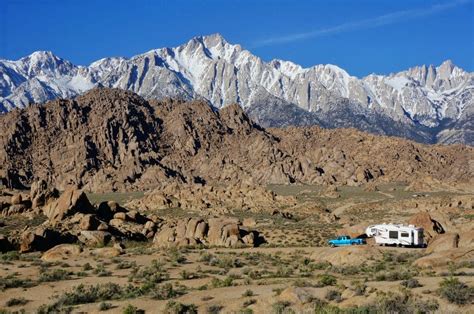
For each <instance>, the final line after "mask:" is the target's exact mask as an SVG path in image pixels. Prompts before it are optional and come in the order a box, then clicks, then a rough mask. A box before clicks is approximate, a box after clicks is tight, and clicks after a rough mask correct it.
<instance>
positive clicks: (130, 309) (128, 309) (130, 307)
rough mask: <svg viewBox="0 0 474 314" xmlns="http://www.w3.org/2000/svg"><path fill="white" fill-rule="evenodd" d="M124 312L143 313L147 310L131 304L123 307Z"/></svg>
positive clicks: (125, 313)
mask: <svg viewBox="0 0 474 314" xmlns="http://www.w3.org/2000/svg"><path fill="white" fill-rule="evenodd" d="M122 313H123V314H142V313H145V311H144V310H140V309H138V308H137V307H136V306H133V305H131V304H129V305H127V306H126V307H125V308H124V309H123V311H122Z"/></svg>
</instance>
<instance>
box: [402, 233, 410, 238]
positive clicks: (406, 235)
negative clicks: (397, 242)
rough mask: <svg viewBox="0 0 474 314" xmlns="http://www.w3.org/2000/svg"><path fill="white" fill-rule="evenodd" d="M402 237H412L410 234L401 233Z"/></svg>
mask: <svg viewBox="0 0 474 314" xmlns="http://www.w3.org/2000/svg"><path fill="white" fill-rule="evenodd" d="M400 237H402V238H409V237H410V235H409V234H408V232H402V233H400Z"/></svg>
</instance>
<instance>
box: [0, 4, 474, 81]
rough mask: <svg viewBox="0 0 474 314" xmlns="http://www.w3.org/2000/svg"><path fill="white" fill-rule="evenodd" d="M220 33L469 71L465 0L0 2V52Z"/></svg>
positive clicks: (301, 49)
mask: <svg viewBox="0 0 474 314" xmlns="http://www.w3.org/2000/svg"><path fill="white" fill-rule="evenodd" d="M211 33H221V34H222V35H223V36H224V37H225V38H226V39H227V40H228V41H229V42H231V43H239V44H241V45H242V46H243V47H244V48H246V49H249V50H250V51H251V52H252V53H254V54H256V55H258V56H260V57H262V58H263V59H264V60H266V61H269V60H271V59H274V58H278V59H284V60H291V61H293V62H296V63H299V64H301V65H303V66H311V65H315V64H320V63H332V64H337V65H339V66H341V67H343V68H344V69H346V70H347V71H348V72H349V73H350V74H352V75H356V76H364V75H367V74H370V73H381V74H385V73H390V72H396V71H399V70H403V69H406V68H408V67H410V66H414V65H420V64H435V65H437V64H440V63H441V62H442V61H443V60H446V59H451V60H453V62H454V63H455V64H457V65H459V66H461V67H463V68H464V69H466V70H468V71H474V0H450V1H447V0H440V1H426V0H425V1H420V0H410V1H409V0H405V1H385V0H353V1H343V0H332V1H330V0H328V1H295V0H293V1H290V0H288V1H283V0H282V1H278V0H274V1H265V0H260V1H255V0H254V1H250V0H249V1H244V0H240V1H239V0H232V1H230V0H229V1H224V0H221V1H214V0H207V1H206V0H201V1H197V0H196V1H193V0H187V1H181V0H169V1H159V0H158V1H151V0H149V1H144V0H135V1H119V0H100V1H99V0H95V1H92V0H81V1H80V0H77V1H73V0H70V1H68V0H62V1H60V0H57V1H53V0H0V58H2V59H18V58H20V57H22V56H25V55H27V54H29V53H31V52H33V51H35V50H51V51H53V52H54V53H55V54H56V55H58V56H60V57H63V58H66V59H68V60H70V61H72V62H73V63H75V64H81V65H87V64H89V63H91V62H92V61H94V60H97V59H100V58H103V57H107V56H125V57H130V56H133V55H135V54H139V53H143V52H145V51H148V50H151V49H154V48H160V47H165V46H177V45H180V44H182V43H184V42H186V41H188V40H189V39H190V38H192V37H194V36H197V35H205V34H211Z"/></svg>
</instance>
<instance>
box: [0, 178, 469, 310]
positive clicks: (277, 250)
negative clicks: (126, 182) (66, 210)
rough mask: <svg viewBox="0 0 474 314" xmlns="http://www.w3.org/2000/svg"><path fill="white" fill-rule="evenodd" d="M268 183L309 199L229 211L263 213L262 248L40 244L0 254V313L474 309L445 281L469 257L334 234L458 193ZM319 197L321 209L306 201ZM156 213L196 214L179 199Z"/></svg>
mask: <svg viewBox="0 0 474 314" xmlns="http://www.w3.org/2000/svg"><path fill="white" fill-rule="evenodd" d="M271 188H272V189H273V190H274V191H276V192H277V193H279V194H282V195H284V194H286V195H293V196H295V197H296V198H297V200H298V202H300V203H301V204H302V208H301V211H297V212H294V213H292V214H293V217H292V218H285V217H281V216H278V215H272V213H268V212H265V213H255V212H245V213H243V212H233V215H234V216H236V217H239V218H241V219H244V218H247V219H248V218H252V219H253V220H254V221H255V226H254V228H255V229H256V230H259V231H260V232H261V233H262V234H263V235H264V237H265V239H266V241H267V243H265V244H264V245H263V246H261V247H258V248H233V249H231V248H179V249H178V248H169V249H163V248H157V247H154V246H153V244H152V243H138V242H129V243H125V253H124V254H122V255H120V256H117V257H113V258H109V257H98V256H92V255H91V254H90V249H88V248H84V250H83V252H82V253H80V254H78V255H75V256H70V257H68V258H65V259H63V260H58V261H54V262H46V261H43V260H42V259H41V254H40V253H28V254H22V255H20V254H14V253H5V254H2V255H0V309H2V310H1V311H0V313H10V312H18V313H19V312H26V313H48V312H58V311H62V312H68V311H69V312H72V313H98V312H105V313H139V310H144V311H145V312H146V313H163V312H168V313H193V311H197V312H199V313H291V311H294V312H296V313H318V312H326V313H345V312H344V311H346V312H347V311H349V310H347V309H354V308H359V312H358V313H369V310H370V306H379V307H378V308H377V309H378V310H381V309H385V310H386V311H390V309H393V307H395V306H397V305H399V304H402V303H403V304H404V306H405V304H406V307H407V309H408V310H409V312H410V310H411V311H413V312H415V311H420V309H421V310H425V311H426V312H437V313H473V312H474V304H473V303H472V302H473V300H472V296H471V298H470V299H468V302H467V304H463V305H458V304H455V303H453V302H450V301H448V300H447V299H446V297H444V296H443V294H442V293H441V292H440V287H441V286H442V283H443V282H445V281H446V280H448V279H449V278H455V280H457V281H459V282H461V283H464V284H465V285H467V287H471V289H472V287H473V285H474V277H473V275H474V269H473V268H474V263H472V262H471V263H463V264H451V265H447V266H445V267H440V268H435V269H420V268H417V267H414V266H413V265H412V262H413V261H414V260H416V259H417V258H420V257H422V256H424V255H426V252H425V251H426V250H425V249H414V248H394V247H372V246H370V245H366V246H364V247H361V248H360V249H362V250H365V249H367V250H369V249H370V250H372V249H373V250H374V252H376V254H375V253H374V255H373V256H370V254H371V253H370V252H372V251H368V252H369V255H368V257H367V260H366V261H364V262H363V263H356V262H355V260H353V259H352V258H351V257H350V256H349V257H346V255H344V254H345V252H346V251H347V250H349V249H353V248H330V247H328V246H327V244H326V243H327V240H328V239H329V238H331V237H333V236H335V235H336V234H337V233H338V230H340V229H341V228H343V227H344V226H346V225H347V224H357V223H360V222H364V221H365V222H367V223H368V222H376V221H380V220H384V221H393V220H392V219H396V220H397V221H399V222H404V221H406V219H407V217H409V216H410V215H412V214H414V213H416V212H417V211H419V210H420V208H425V207H430V206H433V208H435V205H436V204H438V205H439V206H438V207H439V208H440V209H439V210H442V209H443V208H444V207H443V206H445V205H443V204H445V203H446V202H447V203H446V204H450V203H449V202H450V201H451V203H453V204H454V201H453V200H455V199H456V197H458V196H459V195H458V194H456V193H442V192H438V193H422V192H417V193H414V192H407V191H405V190H404V186H402V185H396V184H392V185H386V186H382V187H380V188H379V189H378V190H377V191H364V190H363V189H362V188H352V187H351V188H342V189H341V190H339V191H337V193H339V196H338V197H334V196H331V197H326V196H322V194H321V191H320V189H319V188H317V187H308V186H273V187H271ZM137 195H138V194H137ZM420 195H421V196H420ZM461 196H465V195H461ZM133 197H136V195H127V196H126V197H125V198H126V199H130V198H133ZM104 198H107V199H114V198H119V199H122V198H124V196H121V195H115V196H114V195H106V196H101V195H95V196H94V201H97V202H98V201H100V200H101V199H104ZM455 204H458V203H455ZM312 205H317V208H319V209H322V210H319V209H318V210H317V211H313V212H312V211H308V210H307V208H310V207H311V206H312ZM436 206H437V205H436ZM455 206H457V205H455ZM445 207H449V206H448V205H446V206H445ZM311 208H312V207H311ZM449 208H451V209H450V210H447V211H446V212H442V213H443V215H445V216H446V221H443V223H445V224H446V225H447V226H460V228H461V229H462V228H467V227H469V226H472V219H473V217H474V215H473V213H472V209H459V208H457V209H456V210H453V208H452V206H451V207H449ZM279 210H280V211H283V210H284V209H279ZM157 214H159V215H161V216H167V215H168V216H187V215H196V213H195V212H186V211H182V210H180V209H175V210H167V211H159V212H157ZM334 214H336V215H337V216H339V217H338V219H334V217H333V216H332V215H334ZM331 217H332V218H331ZM443 217H444V216H443ZM7 226H8V222H7ZM15 226H16V225H15ZM466 226H467V227H466ZM16 227H18V226H16ZM20 227H21V226H20ZM339 253H340V254H341V257H340V258H339V257H338V259H336V258H335V259H333V260H334V262H333V263H329V262H324V257H328V256H333V255H335V254H336V255H337V254H339ZM336 261H337V262H336ZM81 285H82V286H81ZM78 287H79V288H78ZM381 306H384V307H381ZM390 306H392V307H390ZM290 309H291V310H290ZM345 309H346V310H345ZM364 311H365V312H364ZM349 313H350V312H349Z"/></svg>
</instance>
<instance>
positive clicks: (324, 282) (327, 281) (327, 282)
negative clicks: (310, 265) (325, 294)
mask: <svg viewBox="0 0 474 314" xmlns="http://www.w3.org/2000/svg"><path fill="white" fill-rule="evenodd" d="M336 283H337V278H336V277H334V276H333V275H329V274H324V275H321V276H320V277H319V286H320V287H326V286H335V285H336Z"/></svg>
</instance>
